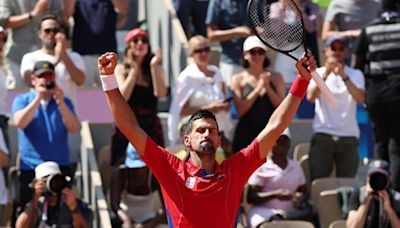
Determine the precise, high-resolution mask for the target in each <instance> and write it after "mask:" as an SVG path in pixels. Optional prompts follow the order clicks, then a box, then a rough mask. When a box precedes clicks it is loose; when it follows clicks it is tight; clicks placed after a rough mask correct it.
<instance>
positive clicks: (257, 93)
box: [231, 36, 285, 152]
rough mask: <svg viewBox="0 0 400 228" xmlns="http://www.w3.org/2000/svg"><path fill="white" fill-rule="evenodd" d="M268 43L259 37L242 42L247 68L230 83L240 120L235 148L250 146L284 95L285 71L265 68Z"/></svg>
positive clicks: (235, 138) (267, 61)
mask: <svg viewBox="0 0 400 228" xmlns="http://www.w3.org/2000/svg"><path fill="white" fill-rule="evenodd" d="M266 53H267V47H266V46H265V45H264V44H263V43H262V42H261V41H260V40H259V39H258V38H257V37H256V36H250V37H248V38H247V39H246V40H245V41H244V44H243V61H242V62H243V67H244V68H245V71H243V72H241V73H240V74H237V75H235V76H234V78H233V80H232V84H231V88H232V92H233V97H234V102H235V106H236V109H237V112H238V115H239V123H238V125H237V127H236V130H235V134H234V137H233V148H232V149H233V151H234V152H236V151H239V150H240V149H243V148H245V147H247V146H248V145H249V144H250V143H251V142H252V141H253V139H254V138H255V137H256V136H257V135H258V134H259V133H260V132H261V131H262V129H263V127H264V126H265V124H267V123H268V120H269V119H270V117H271V115H272V113H273V112H274V111H275V109H276V108H277V107H278V106H279V104H281V102H282V101H283V98H284V97H285V83H284V82H283V78H282V75H281V74H279V73H275V72H269V71H266V69H265V68H266V67H268V65H269V60H268V58H267V56H266Z"/></svg>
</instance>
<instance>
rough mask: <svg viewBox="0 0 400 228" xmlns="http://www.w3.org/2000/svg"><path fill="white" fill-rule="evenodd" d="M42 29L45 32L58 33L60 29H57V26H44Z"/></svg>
mask: <svg viewBox="0 0 400 228" xmlns="http://www.w3.org/2000/svg"><path fill="white" fill-rule="evenodd" d="M43 31H44V32H45V33H58V32H59V31H60V29H58V28H46V29H43Z"/></svg>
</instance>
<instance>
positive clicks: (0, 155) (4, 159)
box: [0, 131, 9, 226]
mask: <svg viewBox="0 0 400 228" xmlns="http://www.w3.org/2000/svg"><path fill="white" fill-rule="evenodd" d="M8 160H9V151H8V148H7V146H6V143H5V140H4V137H3V133H2V132H1V131H0V215H3V216H0V226H5V225H6V223H7V220H8V219H9V218H7V217H6V215H8V213H6V210H5V209H6V205H7V204H8V190H7V185H6V181H5V180H6V176H5V174H4V173H3V168H7V167H8Z"/></svg>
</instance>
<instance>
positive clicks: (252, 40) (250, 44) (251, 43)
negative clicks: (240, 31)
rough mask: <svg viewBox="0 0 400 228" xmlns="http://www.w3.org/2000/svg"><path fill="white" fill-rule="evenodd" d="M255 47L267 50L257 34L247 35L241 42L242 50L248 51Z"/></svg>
mask: <svg viewBox="0 0 400 228" xmlns="http://www.w3.org/2000/svg"><path fill="white" fill-rule="evenodd" d="M256 47H258V48H261V49H263V50H264V51H267V50H268V48H267V46H265V44H263V42H261V40H260V39H258V37H257V36H249V37H247V39H246V40H245V41H244V43H243V51H250V50H251V49H253V48H256Z"/></svg>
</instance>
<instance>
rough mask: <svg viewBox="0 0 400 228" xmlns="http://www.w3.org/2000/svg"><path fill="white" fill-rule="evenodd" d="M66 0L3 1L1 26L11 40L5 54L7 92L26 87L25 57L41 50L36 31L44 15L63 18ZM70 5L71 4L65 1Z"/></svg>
mask: <svg viewBox="0 0 400 228" xmlns="http://www.w3.org/2000/svg"><path fill="white" fill-rule="evenodd" d="M63 2H64V1H63V0H50V1H49V0H35V1H32V2H31V1H25V0H2V1H0V25H1V26H3V27H4V28H5V29H10V30H11V32H10V39H9V42H8V45H7V47H6V50H5V55H6V62H7V65H8V70H9V72H8V76H7V88H8V89H14V88H22V87H25V86H26V85H25V83H24V81H23V80H21V76H20V73H19V72H20V63H21V59H22V56H23V55H24V54H25V53H26V52H29V51H32V50H35V49H38V48H39V47H40V41H39V39H38V37H37V36H34V35H33V31H36V29H37V28H38V27H39V22H40V19H41V17H42V16H43V14H44V13H52V14H54V15H56V16H57V17H59V18H63V15H64V12H63V7H62V6H63ZM66 2H68V1H66Z"/></svg>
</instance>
